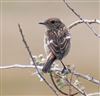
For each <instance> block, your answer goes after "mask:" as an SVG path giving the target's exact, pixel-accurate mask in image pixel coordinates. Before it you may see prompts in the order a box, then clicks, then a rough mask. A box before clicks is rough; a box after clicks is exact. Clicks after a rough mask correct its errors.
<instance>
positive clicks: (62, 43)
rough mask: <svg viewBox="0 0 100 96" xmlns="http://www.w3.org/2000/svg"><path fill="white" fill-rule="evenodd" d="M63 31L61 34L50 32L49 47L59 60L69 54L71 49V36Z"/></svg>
mask: <svg viewBox="0 0 100 96" xmlns="http://www.w3.org/2000/svg"><path fill="white" fill-rule="evenodd" d="M62 31H63V32H62ZM62 31H60V32H59V34H57V33H56V32H51V33H50V32H49V44H48V47H49V49H50V50H51V51H52V53H53V54H54V55H55V56H56V57H57V58H59V59H62V58H63V56H64V55H65V54H66V53H68V51H69V48H70V34H69V33H68V31H67V30H62Z"/></svg>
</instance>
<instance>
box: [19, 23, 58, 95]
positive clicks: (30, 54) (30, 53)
mask: <svg viewBox="0 0 100 96" xmlns="http://www.w3.org/2000/svg"><path fill="white" fill-rule="evenodd" d="M18 27H19V32H20V34H21V36H22V40H23V43H24V44H25V47H26V49H27V51H28V53H29V56H30V57H31V59H32V62H33V64H34V66H35V69H36V71H37V72H38V74H39V76H40V77H41V78H42V79H43V80H44V82H45V83H46V84H47V85H48V86H49V88H50V89H51V90H52V91H53V92H54V93H55V94H56V96H58V94H57V92H56V90H55V89H54V88H53V87H52V86H51V85H50V84H49V83H48V82H47V80H46V79H45V78H44V77H43V76H42V75H41V73H40V72H39V70H38V67H37V65H36V64H35V61H34V58H33V56H32V52H31V51H30V49H29V46H28V44H27V42H26V40H25V38H24V35H23V32H22V29H21V27H20V24H18Z"/></svg>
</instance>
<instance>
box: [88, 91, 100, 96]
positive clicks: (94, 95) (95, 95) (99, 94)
mask: <svg viewBox="0 0 100 96" xmlns="http://www.w3.org/2000/svg"><path fill="white" fill-rule="evenodd" d="M87 96H100V92H96V93H90V94H88V95H87Z"/></svg>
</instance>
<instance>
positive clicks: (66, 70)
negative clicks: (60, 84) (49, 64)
mask: <svg viewBox="0 0 100 96" xmlns="http://www.w3.org/2000/svg"><path fill="white" fill-rule="evenodd" d="M70 72H71V71H70V69H69V68H68V67H67V68H66V67H64V68H63V70H62V71H61V73H62V74H69V73H70Z"/></svg>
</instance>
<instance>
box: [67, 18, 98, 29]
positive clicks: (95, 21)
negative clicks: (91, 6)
mask: <svg viewBox="0 0 100 96" xmlns="http://www.w3.org/2000/svg"><path fill="white" fill-rule="evenodd" d="M84 22H88V23H89V24H93V23H95V24H100V20H98V19H94V20H86V19H85V20H84ZM84 22H83V20H77V21H75V22H73V23H72V24H70V25H69V26H68V27H67V28H68V29H69V30H70V29H71V28H73V27H75V26H76V25H78V24H82V23H84Z"/></svg>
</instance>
